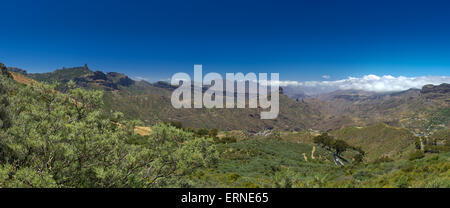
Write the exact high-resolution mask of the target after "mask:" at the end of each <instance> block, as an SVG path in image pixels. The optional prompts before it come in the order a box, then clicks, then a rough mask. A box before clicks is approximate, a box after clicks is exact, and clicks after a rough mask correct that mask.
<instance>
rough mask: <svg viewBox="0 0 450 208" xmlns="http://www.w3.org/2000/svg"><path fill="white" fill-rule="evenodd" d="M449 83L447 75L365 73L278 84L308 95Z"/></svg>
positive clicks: (389, 89)
mask: <svg viewBox="0 0 450 208" xmlns="http://www.w3.org/2000/svg"><path fill="white" fill-rule="evenodd" d="M442 83H450V77H449V76H421V77H404V76H399V77H394V76H391V75H384V76H381V77H380V76H377V75H373V74H371V75H365V76H363V77H349V78H347V79H342V80H335V81H305V82H298V81H280V83H279V84H280V86H282V87H284V88H286V89H287V90H289V91H291V93H295V92H296V91H297V92H298V93H300V92H303V93H305V94H308V95H312V94H318V93H326V92H332V91H335V90H364V91H370V92H395V91H403V90H408V89H410V88H419V89H420V88H422V86H424V85H427V84H433V85H439V84H442Z"/></svg>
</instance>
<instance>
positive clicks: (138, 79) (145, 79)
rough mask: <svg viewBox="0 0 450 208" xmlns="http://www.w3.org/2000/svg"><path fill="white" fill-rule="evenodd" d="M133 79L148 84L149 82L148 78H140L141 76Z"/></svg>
mask: <svg viewBox="0 0 450 208" xmlns="http://www.w3.org/2000/svg"><path fill="white" fill-rule="evenodd" d="M133 79H134V80H136V81H142V80H144V81H147V82H148V81H149V79H148V78H146V77H139V76H136V77H133Z"/></svg>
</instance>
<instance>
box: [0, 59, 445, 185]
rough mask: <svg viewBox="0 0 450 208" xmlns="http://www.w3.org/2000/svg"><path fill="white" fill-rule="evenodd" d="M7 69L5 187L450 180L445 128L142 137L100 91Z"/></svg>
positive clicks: (154, 133) (2, 86) (2, 130)
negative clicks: (420, 132) (17, 75)
mask: <svg viewBox="0 0 450 208" xmlns="http://www.w3.org/2000/svg"><path fill="white" fill-rule="evenodd" d="M0 68H1V69H2V71H1V74H0V187H450V154H449V152H448V150H449V149H450V148H449V145H450V143H449V142H448V139H449V132H448V130H446V129H444V130H440V131H438V132H436V133H435V134H433V135H432V136H430V137H427V138H418V137H415V136H414V135H413V134H412V133H410V132H409V131H407V130H406V129H402V128H396V127H392V126H389V125H386V124H375V125H371V126H367V127H349V128H343V129H340V130H336V131H330V132H329V133H328V134H327V133H319V132H315V131H299V132H280V131H277V130H272V131H269V132H267V133H262V134H250V133H247V132H244V131H219V130H217V129H209V128H191V127H186V128H185V127H183V124H182V123H181V122H169V123H161V122H160V123H158V124H156V125H153V126H152V128H151V129H152V130H151V132H150V134H149V135H145V136H142V135H138V134H135V131H134V129H135V126H136V125H141V121H137V120H129V119H127V118H125V116H124V114H123V113H121V112H115V111H113V112H105V110H104V103H103V101H104V97H103V96H104V92H103V91H92V90H85V89H81V88H77V87H76V85H75V83H74V82H67V83H66V84H67V85H66V86H65V87H64V89H65V90H64V93H61V92H58V91H56V90H54V87H55V85H47V84H40V83H35V82H27V84H28V85H24V84H20V83H18V82H16V81H14V80H13V79H12V77H11V76H10V75H9V73H8V72H7V70H6V68H5V67H4V66H3V65H1V64H0ZM63 74H64V73H63ZM64 76H65V75H64ZM76 76H78V75H76ZM125 92H126V91H125ZM439 115H444V116H443V117H446V114H439ZM438 117H439V118H441V117H442V116H438ZM336 156H338V157H339V158H341V159H342V161H344V164H343V165H342V164H341V165H337V163H336V162H335V158H336Z"/></svg>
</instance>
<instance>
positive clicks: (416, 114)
mask: <svg viewBox="0 0 450 208" xmlns="http://www.w3.org/2000/svg"><path fill="white" fill-rule="evenodd" d="M19 73H22V74H25V75H26V76H28V77H30V78H32V79H35V80H37V81H41V82H50V83H54V82H60V83H66V82H68V81H69V80H74V81H75V83H76V84H77V86H79V87H83V88H87V89H96V90H103V91H104V92H105V96H104V102H105V104H106V107H107V108H108V109H105V110H107V111H109V110H118V111H121V112H124V113H125V114H126V115H127V116H128V117H129V118H136V119H140V120H142V121H144V122H145V123H147V124H150V125H151V124H154V123H156V122H159V121H179V122H182V123H183V124H184V125H185V126H188V127H199V128H200V127H207V128H218V129H224V130H232V129H241V130H250V131H259V130H263V129H272V128H277V129H282V130H303V129H310V128H311V129H317V130H333V129H340V128H344V127H347V126H355V125H356V126H365V125H369V124H373V123H379V122H386V123H388V124H390V125H394V126H401V127H405V128H408V129H410V130H413V131H414V132H426V131H432V130H433V129H436V128H441V127H442V125H444V126H446V128H448V120H449V119H448V116H447V114H446V112H447V111H446V109H448V108H449V100H450V93H449V92H450V91H449V88H450V87H449V86H450V85H449V84H442V85H439V86H433V85H426V86H424V87H423V88H422V89H409V90H406V91H401V92H394V93H374V92H367V91H359V90H338V91H334V92H331V93H324V94H320V95H316V96H308V95H305V94H299V95H298V96H297V98H294V99H290V98H288V97H287V96H285V95H280V115H279V117H278V118H277V119H274V120H261V119H259V113H260V112H261V110H262V109H178V110H177V109H174V108H173V107H172V106H171V102H170V97H171V92H172V91H173V90H174V89H176V86H172V85H170V84H169V83H167V82H156V83H148V82H146V81H142V80H141V81H135V80H133V79H131V78H129V77H128V76H126V75H125V74H122V73H117V72H107V73H104V72H101V71H92V70H90V69H89V68H88V66H87V65H85V66H81V67H72V68H62V69H59V70H56V71H54V72H49V73H32V74H27V73H26V71H24V70H23V71H19ZM206 89H207V87H205V88H204V89H202V91H205V90H206ZM60 90H63V89H62V88H61V89H60ZM280 92H283V93H285V92H286V89H280ZM288 93H289V92H288Z"/></svg>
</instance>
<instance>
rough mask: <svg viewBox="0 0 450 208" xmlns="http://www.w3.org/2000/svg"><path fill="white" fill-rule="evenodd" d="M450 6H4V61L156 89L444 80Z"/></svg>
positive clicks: (317, 1)
mask: <svg viewBox="0 0 450 208" xmlns="http://www.w3.org/2000/svg"><path fill="white" fill-rule="evenodd" d="M447 2H448V1H429V0H427V1H412V0H409V1H393V0H392V1H380V0H377V1H370V0H367V1H366V0H365V1H361V0H358V1H345V0H335V1H321V0H311V1H291V2H290V1H245V2H244V1H242V0H241V1H170V0H168V1H154V2H149V1H117V0H108V1H95V0H91V1H85V0H75V1H70V0H66V1H50V0H36V1H32V0H29V1H24V0H14V1H4V0H0V5H1V9H0V27H1V28H0V62H4V63H5V64H6V65H9V66H17V67H21V68H24V69H26V70H28V71H30V72H45V71H52V70H54V69H56V68H61V67H62V66H67V67H69V66H79V65H83V64H84V63H88V65H89V66H90V67H91V68H92V69H94V70H103V71H118V72H123V73H126V74H128V75H130V76H132V77H135V76H141V77H147V78H149V79H150V80H152V81H154V80H159V79H166V78H169V77H171V76H172V74H173V73H175V72H180V71H183V72H192V70H193V67H192V66H193V64H203V66H204V70H205V71H215V72H222V73H224V72H279V73H280V79H282V80H299V81H303V80H321V79H322V78H321V77H322V76H323V75H330V76H331V79H340V78H346V77H348V76H361V75H365V74H376V75H385V74H390V75H393V76H399V75H403V76H422V75H447V76H448V75H450V73H449V71H450V70H449V69H450V26H449V24H450V3H447Z"/></svg>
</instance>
